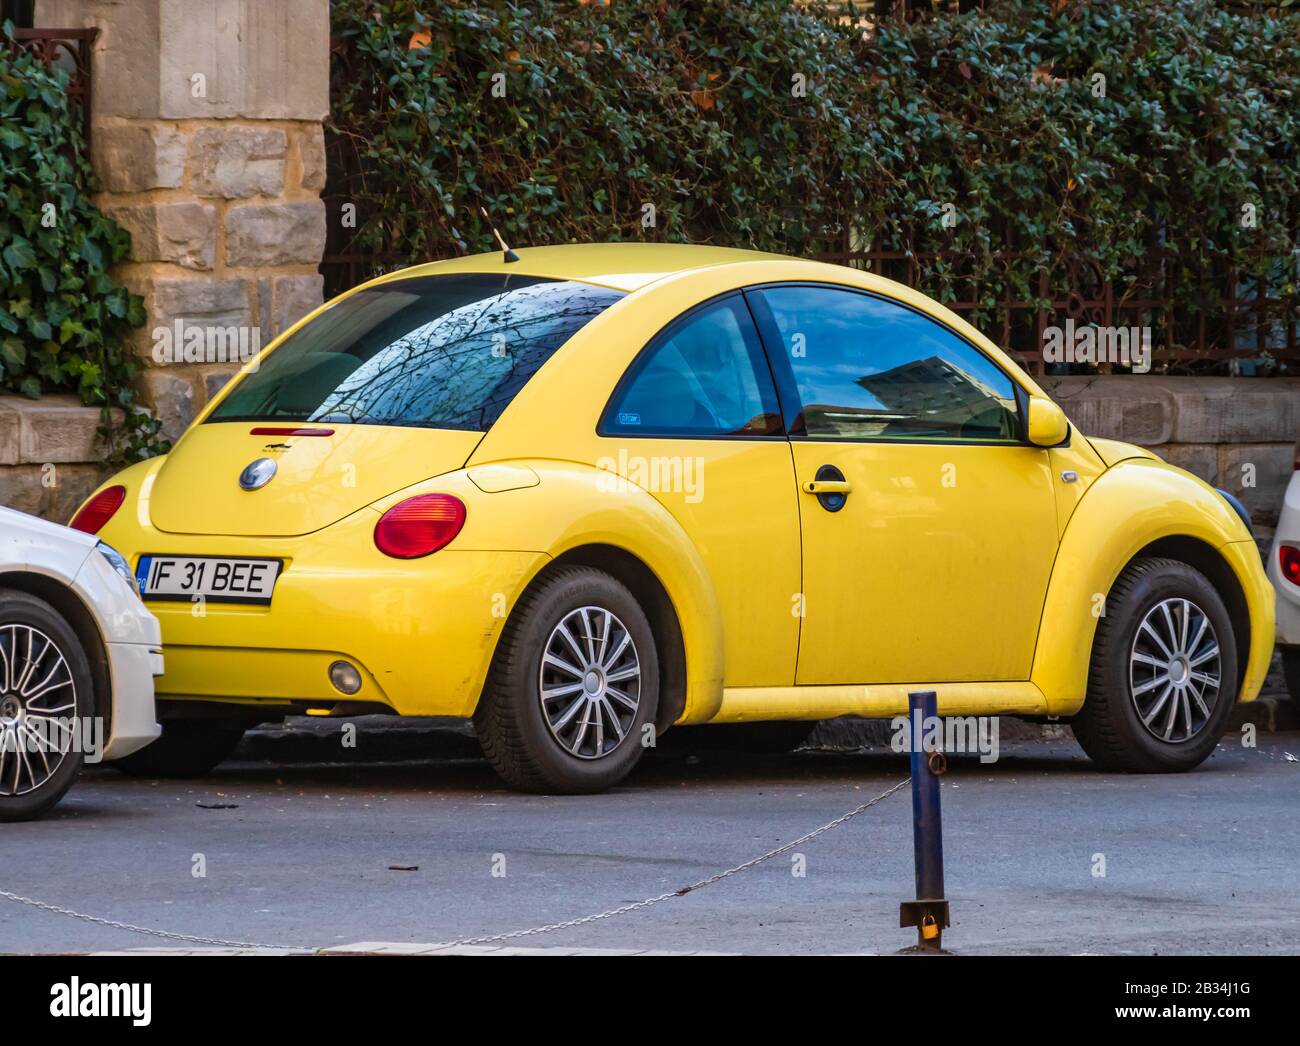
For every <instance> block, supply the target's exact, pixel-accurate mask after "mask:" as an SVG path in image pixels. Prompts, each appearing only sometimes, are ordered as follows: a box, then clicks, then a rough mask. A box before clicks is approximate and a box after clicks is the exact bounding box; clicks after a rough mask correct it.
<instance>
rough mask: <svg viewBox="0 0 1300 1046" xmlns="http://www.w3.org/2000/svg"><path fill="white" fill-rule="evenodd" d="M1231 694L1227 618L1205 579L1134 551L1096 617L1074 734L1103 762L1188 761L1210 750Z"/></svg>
mask: <svg viewBox="0 0 1300 1046" xmlns="http://www.w3.org/2000/svg"><path fill="white" fill-rule="evenodd" d="M1236 699H1237V647H1236V641H1235V638H1234V636H1233V632H1232V622H1231V621H1230V620H1229V618H1228V611H1227V608H1226V607H1225V606H1224V604H1223V600H1222V599H1221V598H1220V596H1219V594H1218V592H1217V591H1215V589H1214V586H1213V585H1211V584H1210V582H1209V581H1208V580H1207V579H1206V577H1205V575H1203V574H1201V573H1200V572H1199V571H1198V570H1195V569H1194V568H1192V567H1190V566H1188V565H1187V564H1186V563H1181V562H1179V561H1177V560H1171V559H1155V558H1152V559H1139V560H1137V561H1136V562H1134V563H1132V564H1131V565H1130V566H1129V567H1128V568H1127V569H1125V571H1124V573H1122V574H1121V575H1120V577H1119V580H1118V581H1116V582H1115V585H1114V587H1113V588H1112V589H1111V592H1110V595H1109V596H1108V597H1107V600H1106V613H1105V615H1104V616H1103V617H1102V618H1101V620H1100V621H1098V623H1097V633H1096V637H1095V639H1094V640H1093V645H1092V660H1091V664H1090V666H1089V671H1088V695H1087V699H1086V700H1085V702H1084V706H1083V708H1082V710H1081V711H1080V712H1079V714H1078V715H1077V716H1075V718H1074V721H1073V723H1072V726H1073V728H1074V735H1075V737H1076V738H1078V741H1079V744H1080V745H1082V746H1083V749H1084V751H1085V752H1087V753H1088V755H1089V756H1090V757H1091V758H1092V759H1093V760H1094V761H1095V762H1097V763H1099V764H1100V765H1102V766H1104V767H1106V768H1107V769H1110V770H1120V771H1127V772H1131V773H1154V772H1162V771H1171V770H1190V769H1192V768H1193V767H1196V766H1198V765H1200V763H1202V762H1203V761H1204V760H1205V759H1206V757H1208V756H1209V754H1210V753H1211V752H1212V751H1214V746H1215V745H1216V744H1218V741H1219V737H1220V736H1221V735H1222V733H1223V729H1224V726H1225V725H1226V724H1227V721H1228V718H1229V716H1231V715H1232V706H1233V704H1234V703H1235V702H1236Z"/></svg>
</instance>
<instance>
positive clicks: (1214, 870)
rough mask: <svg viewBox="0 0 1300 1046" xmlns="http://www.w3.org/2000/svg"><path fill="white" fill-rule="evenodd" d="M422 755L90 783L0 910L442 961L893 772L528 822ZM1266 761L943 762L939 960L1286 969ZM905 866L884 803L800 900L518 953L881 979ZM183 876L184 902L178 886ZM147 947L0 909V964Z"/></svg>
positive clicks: (726, 782) (27, 852)
mask: <svg viewBox="0 0 1300 1046" xmlns="http://www.w3.org/2000/svg"><path fill="white" fill-rule="evenodd" d="M395 736H396V735H391V734H390V740H389V741H385V740H384V739H383V738H378V739H376V738H371V737H369V735H367V734H364V733H363V734H362V736H361V739H360V741H361V743H360V744H359V746H358V749H357V754H358V755H359V754H360V753H362V752H365V753H367V755H368V757H371V758H379V757H383V756H385V755H387V756H388V757H400V756H402V755H404V754H408V753H406V752H405V751H404V747H403V744H402V743H401V742H400V740H398V741H393V738H394V737H395ZM448 737H450V735H448ZM299 747H301V746H299ZM406 747H410V745H409V743H408V744H407V745H406ZM441 747H442V749H443V750H444V751H445V752H446V753H447V754H446V755H445V756H444V757H442V758H437V759H426V760H424V761H421V762H401V763H387V764H350V765H338V764H334V765H329V764H322V763H316V764H311V763H305V762H301V761H299V762H291V761H290V759H294V760H301V759H303V758H310V757H311V756H312V751H311V746H310V745H308V746H306V749H304V750H301V751H300V750H297V749H294V748H293V747H292V746H290V747H286V748H283V750H282V751H281V754H279V755H276V754H274V753H275V752H276V751H280V750H277V749H274V748H272V749H271V751H272V753H273V755H272V758H274V759H275V760H276V761H274V762H256V761H253V759H252V758H250V756H249V753H248V751H247V750H246V751H245V755H244V761H240V762H232V763H227V764H225V765H224V766H222V767H221V768H220V769H219V770H218V771H216V772H215V773H214V774H213V775H212V776H211V777H210V778H208V779H205V780H203V781H197V782H182V783H176V782H154V781H135V780H130V779H127V778H124V777H121V776H119V775H118V774H116V773H115V772H114V771H111V770H108V769H103V768H101V769H95V770H91V771H89V772H88V773H87V774H86V775H85V776H84V777H83V778H82V780H81V781H80V783H79V784H78V785H77V787H75V788H74V790H73V791H72V792H71V793H70V794H69V796H68V797H67V798H66V799H65V800H64V803H63V804H62V806H61V807H60V808H59V809H58V810H57V811H56V813H55V814H54V815H53V816H51V817H49V818H48V819H46V820H44V821H40V822H37V823H29V824H17V825H5V826H3V827H0V884H3V885H2V887H0V888H3V889H5V890H8V891H11V892H14V893H18V894H23V895H25V896H28V897H33V898H37V899H39V900H41V901H44V902H47V903H53V904H57V905H60V906H64V907H67V908H72V909H75V910H78V911H81V912H85V913H89V914H93V915H96V916H101V917H105V918H109V919H113V920H117V921H124V922H129V923H134V924H140V925H145V926H151V927H157V928H161V929H167V930H173V931H179V932H183V933H188V934H197V935H201V936H212V937H219V938H223V939H237V940H247V941H253V942H258V943H263V944H269V945H281V946H292V947H328V946H336V945H344V944H350V943H354V942H358V941H393V942H437V941H445V940H449V939H453V938H460V937H466V936H473V935H479V934H490V933H499V932H502V931H508V930H514V929H519V928H524V927H528V926H533V925H537V924H543V923H549V922H553V921H561V920H566V919H570V918H574V917H577V916H581V915H585V914H587V913H590V912H596V911H600V910H602V909H606V908H611V907H616V906H618V905H621V904H624V903H627V902H631V901H636V900H640V899H642V898H645V897H648V896H652V895H655V894H659V893H662V892H664V891H666V890H671V889H674V888H676V887H678V886H680V885H683V884H686V883H690V882H693V881H695V880H698V879H700V878H702V877H705V876H708V875H710V874H712V873H714V872H716V871H719V870H722V869H725V868H728V867H730V866H733V865H736V864H739V863H741V862H743V861H746V860H748V859H749V858H751V857H754V856H756V855H758V854H761V853H763V852H765V851H767V850H769V849H772V848H775V847H777V846H778V845H780V844H783V843H785V842H787V841H788V840H790V839H793V838H796V837H798V836H800V835H802V834H804V833H806V832H808V831H810V830H811V829H813V828H815V827H817V826H818V825H820V824H822V823H824V822H826V821H829V820H831V819H832V818H834V817H836V816H838V815H840V814H842V813H844V812H845V811H847V810H849V809H851V808H853V807H854V806H856V805H858V804H859V803H861V802H863V801H864V800H865V799H867V798H870V797H871V796H873V795H875V794H877V793H879V792H881V791H883V790H885V789H886V788H888V787H889V786H890V785H891V784H893V783H895V782H896V781H898V780H899V779H900V778H902V777H904V776H905V775H906V773H907V764H906V759H905V757H903V756H898V755H893V754H891V753H889V752H880V753H864V754H851V755H845V754H827V753H819V752H801V753H797V754H794V755H789V756H762V757H758V756H738V755H727V754H721V753H716V752H702V753H700V754H696V755H692V754H689V753H688V752H682V751H679V752H678V753H677V754H671V755H669V754H658V755H655V756H654V757H652V758H651V759H649V760H647V761H646V762H643V764H642V766H641V768H640V769H639V770H638V772H637V773H636V774H635V775H634V777H633V778H632V779H631V781H630V782H629V783H628V784H627V785H625V786H624V787H622V788H620V789H618V790H617V791H614V792H612V793H610V794H606V795H602V796H594V797H583V798H547V797H537V796H524V795H518V794H514V793H511V792H507V791H505V790H504V789H503V788H502V787H501V786H500V785H499V784H498V782H497V781H496V779H495V778H494V776H493V775H492V773H491V771H490V770H489V769H488V767H487V766H486V765H485V764H484V763H482V762H481V761H479V760H477V759H474V758H469V757H457V755H458V754H459V753H462V752H463V753H464V754H465V755H466V756H467V755H469V754H470V753H472V748H470V747H469V745H468V744H467V743H465V742H464V741H463V740H459V739H456V738H454V737H450V744H449V745H444V746H441ZM689 747H691V746H688V748H689ZM267 748H268V746H266V745H263V746H261V751H254V752H253V753H252V756H253V757H261V758H265V750H266V749H267ZM333 750H334V749H333V748H332V747H331V748H330V749H329V750H328V751H333ZM1287 753H1290V754H1291V755H1293V756H1295V757H1297V758H1300V734H1297V733H1281V734H1261V735H1260V743H1259V746H1258V747H1257V748H1254V749H1243V748H1241V747H1239V746H1238V745H1236V744H1232V745H1229V744H1226V743H1225V744H1223V745H1221V746H1220V748H1219V750H1218V752H1217V753H1216V754H1215V755H1214V756H1213V757H1212V758H1211V759H1210V761H1209V762H1208V763H1207V764H1206V765H1205V766H1204V767H1202V768H1201V770H1199V771H1198V772H1196V773H1193V774H1187V775H1178V776H1151V777H1123V776H1111V775H1106V774H1102V773H1100V772H1097V771H1095V770H1094V769H1093V768H1092V767H1091V766H1090V764H1089V763H1088V762H1087V761H1086V760H1085V759H1084V757H1083V756H1082V754H1081V753H1080V752H1079V751H1078V749H1077V748H1075V747H1074V745H1073V743H1072V742H1071V741H1068V740H1056V741H1050V742H1042V741H1025V742H1019V743H1014V744H1010V745H1007V744H1004V745H1003V751H1002V757H1001V759H1000V761H998V762H997V763H995V764H991V765H981V764H980V763H979V762H978V761H976V760H975V759H974V758H956V759H954V762H953V766H952V769H951V770H950V772H949V774H948V775H947V776H946V777H945V778H944V786H943V807H944V810H943V812H944V824H945V840H944V843H945V853H946V863H947V874H948V896H949V899H950V900H951V902H952V911H953V919H954V925H953V927H952V929H951V930H950V931H949V932H948V934H947V936H946V938H945V943H946V944H948V945H949V946H950V947H951V949H952V950H953V951H956V952H964V953H989V952H1044V953H1067V954H1074V953H1081V952H1087V953H1152V952H1158V953H1175V952H1191V953H1197V952H1228V953H1235V952H1242V953H1256V952H1263V953H1283V952H1285V953H1300V804H1298V800H1300V762H1293V761H1290V760H1289V759H1288V756H1287ZM316 754H317V757H319V755H320V753H319V752H317V753H316ZM327 754H328V753H327ZM200 804H203V805H200ZM208 807H224V808H217V809H212V808H208ZM911 839H912V836H911V810H910V798H909V793H908V791H907V790H906V789H905V790H904V791H902V792H900V793H899V794H897V795H895V796H893V797H891V798H890V799H887V800H885V801H884V802H883V803H881V804H880V805H878V806H876V807H874V808H873V809H871V810H868V811H867V812H865V813H863V814H862V815H861V816H860V817H858V818H857V819H855V820H853V821H851V822H849V823H848V824H846V825H843V826H841V827H839V828H836V829H834V830H832V831H830V832H828V833H826V834H824V835H822V836H820V837H819V838H817V839H816V840H814V841H812V842H810V843H808V844H807V845H805V846H803V847H801V848H800V852H801V853H802V854H803V856H804V859H805V862H806V863H805V869H804V870H805V873H806V874H804V875H803V876H802V877H800V876H797V875H795V874H793V872H794V870H795V864H794V861H793V859H792V858H791V857H790V856H782V857H779V858H776V859H774V860H772V861H770V862H768V863H766V864H763V865H761V866H759V867H757V868H754V869H751V870H749V871H746V872H743V873H741V874H740V875H737V876H734V877H731V878H729V879H727V880H725V881H723V882H721V883H718V884H716V885H713V886H710V887H708V888H706V889H703V890H700V891H697V892H695V893H692V894H690V895H688V896H685V897H680V898H677V897H674V898H672V899H671V900H668V901H666V902H664V903H662V904H659V905H657V906H655V907H652V908H649V909H646V910H641V911H637V912H633V913H630V914H627V915H622V916H619V917H617V918H613V919H608V920H603V921H600V922H596V923H591V924H587V925H585V926H582V927H578V928H575V929H569V930H563V931H558V932H552V933H547V934H542V935H538V936H535V937H531V938H529V939H527V940H522V941H519V942H517V943H519V944H528V945H533V946H550V947H556V946H565V947H574V946H589V947H603V948H657V949H670V950H679V951H695V950H701V949H707V950H715V951H740V952H758V953H764V952H794V953H809V952H876V953H887V952H892V951H895V950H898V949H900V948H903V947H905V946H907V945H908V944H910V943H911V941H912V937H911V934H912V931H904V930H900V929H899V928H898V925H897V922H898V902H899V901H901V900H904V899H906V898H908V897H909V896H910V895H911V892H912V850H911ZM198 854H201V855H202V861H203V864H204V865H205V868H204V869H203V870H204V871H205V872H206V874H205V876H203V877H196V876H195V875H194V874H192V873H193V870H194V868H195V862H196V860H197V859H196V857H195V855H198ZM1098 854H1102V855H1104V858H1105V876H1104V877H1100V876H1097V875H1095V874H1094V872H1095V870H1096V869H1097V868H1098V867H1099V860H1098V858H1097V857H1096V856H1095V855H1098ZM394 866H396V867H398V868H416V869H418V870H414V871H402V870H394ZM494 870H495V871H496V872H497V873H498V874H497V875H494V874H493V872H494ZM502 870H504V873H505V874H504V875H500V874H499V873H500V872H501V871H502ZM167 944H168V942H166V941H159V940H154V939H151V938H148V937H144V936H141V935H139V934H135V933H131V932H126V931H122V930H117V929H112V928H108V927H103V926H98V925H93V924H88V923H84V922H80V921H75V920H73V919H70V918H68V917H67V916H64V915H59V914H54V913H49V912H45V911H39V910H34V909H31V908H27V907H23V906H20V905H18V904H16V903H14V902H12V901H8V900H4V899H0V951H5V952H15V951H20V952H28V951H33V952H36V951H39V952H52V951H91V950H125V949H130V948H140V947H151V946H154V947H156V946H160V945H161V946H166V945H167Z"/></svg>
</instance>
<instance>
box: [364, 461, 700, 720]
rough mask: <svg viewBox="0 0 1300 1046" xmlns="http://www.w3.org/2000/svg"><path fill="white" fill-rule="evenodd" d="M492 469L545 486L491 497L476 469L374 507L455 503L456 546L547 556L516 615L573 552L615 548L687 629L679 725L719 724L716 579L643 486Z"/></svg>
mask: <svg viewBox="0 0 1300 1046" xmlns="http://www.w3.org/2000/svg"><path fill="white" fill-rule="evenodd" d="M482 467H483V466H479V467H478V468H480V469H481V468H482ZM493 467H494V468H502V469H509V468H515V469H520V470H531V471H532V472H533V473H535V474H536V476H537V477H538V480H539V482H537V483H535V484H532V485H523V484H522V483H521V484H520V485H507V489H501V490H496V491H494V492H491V493H489V492H486V491H484V490H483V489H482V487H480V486H479V485H477V484H475V483H474V481H473V480H472V479H471V478H470V473H471V472H474V471H476V470H475V469H474V468H471V469H469V470H461V471H458V472H452V473H448V474H446V475H443V476H439V477H437V478H436V479H432V480H427V481H425V482H423V483H420V484H417V485H416V486H414V487H408V488H406V489H405V490H402V491H399V492H398V493H396V494H393V495H390V496H389V497H387V498H384V499H383V500H382V501H379V502H376V503H375V505H374V506H373V507H374V508H375V509H376V510H378V511H379V512H384V511H386V510H387V509H388V508H390V507H391V506H392V505H395V504H397V503H398V502H399V501H403V500H405V499H406V498H409V497H412V496H413V495H415V494H421V493H426V492H432V491H440V492H444V493H448V494H454V495H456V496H457V497H459V498H460V499H461V500H462V501H464V502H465V504H466V506H467V513H466V520H465V527H464V529H463V530H462V531H461V532H460V534H458V535H457V536H456V539H455V541H454V542H453V543H452V545H451V546H449V547H451V548H455V549H458V550H463V551H518V552H539V553H544V554H545V555H546V556H547V557H549V558H548V559H544V560H539V562H538V566H537V569H536V571H535V572H534V574H533V575H532V576H530V577H528V578H526V579H524V580H523V583H522V584H521V585H520V586H519V589H518V591H517V592H516V593H515V594H514V595H512V596H510V600H511V607H513V603H514V601H515V600H516V599H517V597H518V596H519V595H521V594H522V593H523V591H524V589H525V588H526V587H527V584H528V583H529V582H531V581H532V579H533V577H535V576H536V573H537V572H540V571H541V570H543V569H545V566H546V564H547V563H548V562H550V561H551V560H554V559H556V558H558V557H560V556H562V555H564V554H565V553H566V552H570V551H572V550H574V549H577V548H580V547H582V546H584V545H612V546H614V547H615V548H619V549H622V550H623V551H625V552H628V553H630V554H631V555H633V556H635V557H636V558H637V559H639V560H640V561H641V562H642V563H644V564H645V565H646V566H647V567H648V568H649V569H650V570H651V571H652V572H653V573H654V575H655V576H656V577H657V578H658V579H659V582H660V584H662V585H663V587H664V590H665V591H666V592H667V593H668V598H669V600H670V601H671V602H672V605H673V610H674V611H675V613H676V615H677V621H678V624H679V626H680V628H681V632H682V643H683V645H684V647H685V653H686V707H685V709H684V711H683V713H682V715H681V717H680V718H679V719H678V722H690V723H698V722H704V721H706V720H708V719H710V718H712V717H713V715H714V714H715V713H716V712H717V711H718V709H719V708H720V707H721V705H722V678H723V665H724V655H725V650H724V636H723V630H722V613H721V609H720V607H719V604H718V597H717V593H716V591H715V590H714V587H713V582H712V579H711V578H710V577H709V574H708V571H707V570H706V569H705V567H704V563H703V561H702V560H701V559H700V555H699V552H698V551H697V550H696V548H695V545H694V543H693V542H692V541H691V540H690V538H689V537H687V535H686V532H685V531H684V530H683V529H682V526H681V524H680V523H678V522H677V520H676V519H675V518H674V517H673V515H672V514H671V513H670V512H669V511H668V510H667V509H665V508H664V506H663V505H661V504H660V503H659V502H658V501H657V500H656V499H655V498H654V497H652V496H651V495H650V494H649V493H647V492H646V491H645V490H644V489H642V488H641V487H638V486H636V485H635V484H633V483H630V482H628V481H626V480H624V479H622V478H621V477H619V476H617V475H615V474H613V473H611V472H607V471H605V470H602V469H597V468H593V467H592V466H590V465H582V464H577V463H574V462H565V461H547V460H514V461H507V462H500V461H497V462H493Z"/></svg>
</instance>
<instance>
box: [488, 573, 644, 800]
mask: <svg viewBox="0 0 1300 1046" xmlns="http://www.w3.org/2000/svg"><path fill="white" fill-rule="evenodd" d="M584 622H585V623H586V627H585V628H584ZM606 628H608V631H606ZM565 632H567V633H568V636H567V638H566V636H565V635H564V633H565ZM625 639H626V641H625ZM589 640H590V641H589ZM580 655H581V656H580ZM544 658H545V660H544ZM633 670H634V671H635V674H634V675H631V674H629V673H631V672H633ZM606 676H608V677H609V678H608V679H606V678H605V677H606ZM544 688H545V690H546V692H547V696H544V695H543V689H544ZM611 688H612V689H611ZM616 693H617V695H618V696H615V694H616ZM629 700H634V703H635V708H630V707H628V701H629ZM658 704H659V658H658V653H657V651H656V648H655V641H654V634H653V632H652V631H651V629H650V622H649V620H648V619H647V617H646V614H645V611H643V610H642V609H641V607H640V605H639V604H638V603H637V601H636V598H635V597H634V596H633V595H632V593H631V592H629V591H628V589H627V588H626V587H625V586H624V585H623V584H622V583H621V582H619V581H617V580H616V579H615V578H613V577H611V576H610V575H608V574H606V573H604V572H603V571H600V570H596V569H594V568H592V567H581V566H573V567H560V568H558V569H556V570H553V571H551V572H549V573H548V574H546V575H545V576H544V577H542V578H541V579H540V580H538V581H536V582H535V583H534V584H533V585H532V586H531V587H530V588H529V589H528V591H527V592H525V593H524V595H523V597H522V598H521V599H520V601H519V605H518V606H517V607H516V608H515V611H514V613H513V614H512V615H511V616H510V620H509V621H508V622H507V624H506V627H505V630H504V631H503V633H502V636H501V640H500V642H499V643H498V646H497V652H496V656H495V657H494V658H493V663H492V669H491V672H490V674H489V678H488V683H487V686H486V687H485V688H484V692H483V697H482V699H481V700H480V702H479V707H478V709H477V710H476V711H475V713H474V729H475V731H476V732H477V734H478V738H479V743H480V745H481V746H482V748H483V754H484V755H485V756H486V757H487V759H488V762H490V763H491V764H492V766H493V767H494V768H495V769H496V771H497V773H499V774H500V775H501V777H502V778H504V779H505V781H506V782H507V783H508V784H510V785H511V786H513V787H515V788H518V789H521V790H523V791H528V792H542V793H550V794H562V795H581V794H588V793H592V792H601V791H604V790H605V789H607V788H610V787H612V786H614V785H616V784H618V783H619V782H620V781H622V780H623V779H624V778H625V777H627V775H628V774H629V773H631V771H632V768H633V767H634V766H636V764H637V761H638V760H639V759H640V758H641V755H642V753H643V751H644V745H643V738H644V737H645V733H646V731H645V730H644V727H645V726H646V724H648V723H653V722H654V718H655V713H656V711H657V710H658ZM598 749H599V751H598Z"/></svg>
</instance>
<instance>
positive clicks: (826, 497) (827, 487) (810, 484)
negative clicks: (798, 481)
mask: <svg viewBox="0 0 1300 1046" xmlns="http://www.w3.org/2000/svg"><path fill="white" fill-rule="evenodd" d="M802 489H803V492H804V493H805V494H811V495H812V496H813V497H815V498H816V499H817V502H818V504H820V505H821V507H822V508H824V509H825V510H826V511H827V512H838V511H839V510H840V509H842V508H843V507H844V502H846V501H847V500H848V498H849V491H850V490H851V489H852V488H851V487H850V485H849V482H848V480H846V479H845V478H844V473H843V472H841V471H840V470H839V469H837V468H836V467H835V466H834V465H823V466H822V467H821V468H819V469H818V470H817V476H816V478H814V479H810V480H808V481H807V482H806V483H804V484H803V488H802Z"/></svg>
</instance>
